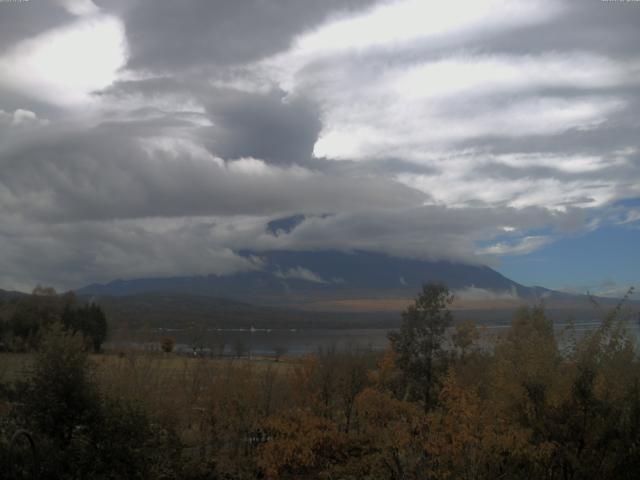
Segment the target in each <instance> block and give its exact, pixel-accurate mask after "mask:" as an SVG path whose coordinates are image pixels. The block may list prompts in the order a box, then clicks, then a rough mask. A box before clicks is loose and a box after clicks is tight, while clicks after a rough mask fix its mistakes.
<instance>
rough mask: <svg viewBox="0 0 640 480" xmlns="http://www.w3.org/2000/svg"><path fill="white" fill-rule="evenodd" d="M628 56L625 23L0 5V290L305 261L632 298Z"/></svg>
mask: <svg viewBox="0 0 640 480" xmlns="http://www.w3.org/2000/svg"><path fill="white" fill-rule="evenodd" d="M638 45H640V2H602V1H598V0H593V1H592V0H581V1H559V0H553V1H551V0H549V1H547V0H522V1H521V0H508V1H493V0H473V1H468V2H463V1H437V2H436V1H427V0H397V1H396V0H393V1H386V0H323V1H318V0H268V1H265V0H241V1H240V0H179V1H177V0H100V1H98V0H96V1H95V2H94V3H92V2H91V1H90V0H57V1H55V0H50V1H42V0H29V1H23V2H7V1H6V0H4V1H3V0H0V219H1V222H0V288H18V289H30V288H31V287H32V286H33V285H34V284H35V283H36V282H42V283H46V284H52V285H55V286H56V287H58V288H71V287H77V286H81V285H83V284H86V283H90V282H95V281H108V280H111V279H114V278H136V277H145V276H167V275H191V274H208V273H217V274H225V273H232V272H236V271H241V270H250V269H259V268H262V267H263V265H262V264H261V260H260V258H259V257H251V256H246V255H245V256H242V255H239V254H238V252H239V251H244V250H252V251H257V252H259V251H265V250H273V249H289V250H313V249H326V248H331V249H340V250H354V249H362V250H368V251H375V252H384V253H388V254H391V255H396V256H404V257H415V258H425V259H447V260H453V261H462V262H473V263H485V264H489V265H491V266H493V267H495V268H497V269H498V270H500V271H502V272H504V273H506V274H508V275H510V276H511V277H512V278H513V279H514V280H516V281H520V282H522V283H525V284H532V283H537V284H542V285H545V286H548V287H553V288H568V289H572V288H573V289H578V290H580V289H584V288H590V289H591V290H597V289H600V290H599V291H605V290H607V289H608V290H616V289H620V288H624V287H626V286H627V285H629V284H632V283H640V254H639V253H638V247H637V245H640V201H639V199H640V135H639V133H640V116H639V113H640V54H639V53H638ZM298 214H302V215H305V219H304V220H303V221H302V222H301V223H299V224H298V225H297V227H296V228H294V229H293V230H291V231H290V232H285V231H280V232H273V231H272V230H271V229H268V228H267V224H268V223H269V222H270V221H272V220H274V219H279V218H283V217H287V216H291V215H298Z"/></svg>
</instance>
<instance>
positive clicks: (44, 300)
mask: <svg viewBox="0 0 640 480" xmlns="http://www.w3.org/2000/svg"><path fill="white" fill-rule="evenodd" d="M55 323H60V324H62V325H63V326H64V328H65V330H67V331H69V332H70V333H80V334H81V335H82V336H83V337H84V338H85V339H86V340H87V342H89V343H90V345H91V347H92V349H93V350H94V351H95V352H99V351H100V349H101V348H102V344H103V343H104V341H105V340H106V338H107V330H108V325H107V319H106V317H105V314H104V312H103V310H102V309H101V308H100V307H99V306H98V305H96V304H94V303H86V304H82V303H80V302H78V300H77V298H76V296H75V294H74V293H73V292H67V293H64V294H61V295H59V294H58V293H57V292H56V291H55V290H54V289H53V288H51V287H42V286H40V285H38V286H37V287H36V288H34V290H33V292H32V293H31V295H21V296H18V297H14V298H11V299H7V300H5V301H1V300H0V344H1V345H2V347H3V349H4V350H10V351H17V352H20V351H29V350H35V349H37V348H38V343H39V341H40V338H41V335H40V334H41V332H42V331H43V330H44V329H46V328H47V327H50V326H51V325H53V324H55Z"/></svg>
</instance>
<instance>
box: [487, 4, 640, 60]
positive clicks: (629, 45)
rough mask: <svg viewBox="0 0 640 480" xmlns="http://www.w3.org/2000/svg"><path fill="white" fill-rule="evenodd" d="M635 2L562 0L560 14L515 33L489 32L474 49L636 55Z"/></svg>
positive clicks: (639, 17)
mask: <svg viewBox="0 0 640 480" xmlns="http://www.w3.org/2000/svg"><path fill="white" fill-rule="evenodd" d="M636 3H637V2H608V1H598V0H596V1H584V0H565V1H563V2H562V4H563V6H564V7H565V10H564V13H563V14H562V15H559V16H558V17H556V18H554V19H552V20H551V21H549V22H547V23H545V24H543V25H535V26H533V25H532V26H525V27H523V28H520V29H519V30H518V32H517V34H498V35H491V36H488V37H487V38H485V39H483V40H482V41H481V42H478V43H477V44H476V46H475V47H476V48H477V49H478V50H481V51H482V50H484V51H491V52H511V53H525V54H531V53H540V52H544V51H571V50H575V51H585V50H588V51H591V52H595V53H599V54H603V55H611V54H612V53H613V52H615V56H616V57H622V58H624V57H635V56H636V54H637V43H638V25H639V24H640V8H638V5H637V4H636Z"/></svg>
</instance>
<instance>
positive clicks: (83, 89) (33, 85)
mask: <svg viewBox="0 0 640 480" xmlns="http://www.w3.org/2000/svg"><path fill="white" fill-rule="evenodd" d="M126 58H127V44H126V39H125V33H124V28H123V26H122V23H121V22H120V21H119V20H118V19H117V18H115V17H112V16H107V15H90V16H87V17H82V18H81V19H80V20H78V21H76V22H74V23H72V24H71V25H67V26H64V27H61V28H58V29H55V30H52V31H47V32H44V33H42V34H41V35H39V36H37V37H34V38H31V39H28V40H25V41H24V42H21V43H18V44H17V45H15V46H13V47H12V48H10V49H9V50H8V51H7V52H6V53H5V54H4V55H3V56H2V57H0V87H5V88H11V89H12V90H14V91H17V92H20V93H21V94H23V95H27V96H31V97H34V98H37V99H41V100H45V101H48V102H51V103H54V104H59V105H67V106H68V105H78V104H85V103H87V102H88V101H89V99H90V95H91V93H92V92H94V91H96V90H99V89H102V88H105V87H107V86H109V85H111V84H112V83H113V82H114V80H115V79H116V78H117V73H118V69H119V68H121V67H122V66H123V65H124V64H125V61H126Z"/></svg>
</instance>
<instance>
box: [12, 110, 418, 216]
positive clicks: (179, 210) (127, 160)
mask: <svg viewBox="0 0 640 480" xmlns="http://www.w3.org/2000/svg"><path fill="white" fill-rule="evenodd" d="M177 125H178V126H180V125H181V123H178V124H177ZM175 126H176V123H175V122H168V121H166V120H163V121H158V122H155V123H151V124H149V122H142V123H138V122H126V123H124V124H117V123H108V124H106V125H102V126H98V127H95V128H92V129H88V130H80V131H73V132H72V133H68V132H62V133H59V134H51V133H47V134H46V135H42V138H41V139H40V140H36V139H33V138H32V139H30V141H29V142H28V144H26V145H25V144H18V145H16V146H12V147H9V148H7V149H5V150H4V151H0V166H1V167H2V171H3V174H2V176H1V177H0V199H1V200H2V210H3V211H4V212H6V213H10V214H18V213H20V214H21V215H23V216H25V217H27V218H29V217H31V218H34V219H37V220H39V221H46V220H51V221H66V222H69V221H74V220H91V219H93V220H97V219H118V218H121V219H122V218H141V217H182V216H194V215H269V214H279V213H297V212H302V213H305V212H310V213H318V212H320V213H321V212H325V211H344V210H347V211H348V210H358V209H361V208H363V207H364V206H367V208H369V207H370V206H371V205H378V206H379V207H381V208H398V207H403V206H410V205H414V204H416V203H417V202H420V201H421V200H422V199H423V198H424V194H421V193H419V192H416V191H415V190H412V189H410V188H408V187H406V186H403V185H400V184H398V183H395V182H393V181H388V180H384V179H380V178H369V179H367V178H362V179H354V178H341V177H338V176H332V175H326V174H323V173H320V172H315V171H312V170H307V169H302V168H300V167H283V168H280V167H277V166H270V165H268V164H266V163H263V162H261V161H260V160H255V159H248V160H234V161H227V162H226V163H225V162H223V161H222V160H221V159H219V158H218V159H216V158H214V157H213V156H211V155H210V154H209V153H208V152H207V151H206V150H204V149H202V148H198V146H197V145H196V144H193V143H192V142H191V141H190V140H189V139H188V138H184V139H182V140H180V139H177V140H171V141H168V142H166V141H163V140H162V137H161V135H162V134H163V133H164V134H165V135H171V132H170V131H168V130H163V129H165V128H167V127H171V128H173V127H175ZM151 133H153V134H154V136H149V135H150V134H151ZM159 136H160V137H159ZM144 137H147V138H146V143H145V140H143V138H144ZM169 138H171V137H169Z"/></svg>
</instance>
